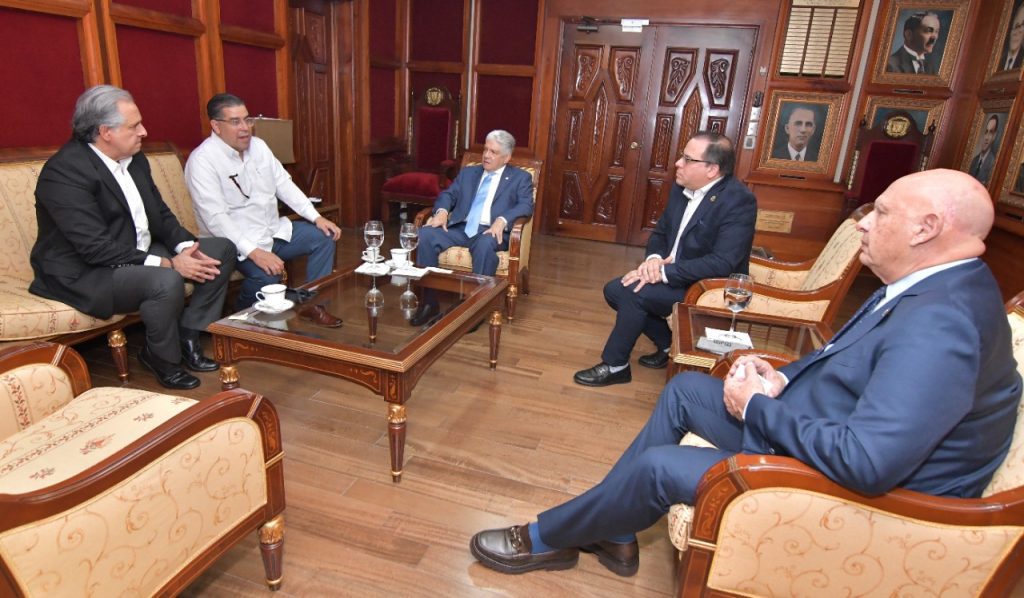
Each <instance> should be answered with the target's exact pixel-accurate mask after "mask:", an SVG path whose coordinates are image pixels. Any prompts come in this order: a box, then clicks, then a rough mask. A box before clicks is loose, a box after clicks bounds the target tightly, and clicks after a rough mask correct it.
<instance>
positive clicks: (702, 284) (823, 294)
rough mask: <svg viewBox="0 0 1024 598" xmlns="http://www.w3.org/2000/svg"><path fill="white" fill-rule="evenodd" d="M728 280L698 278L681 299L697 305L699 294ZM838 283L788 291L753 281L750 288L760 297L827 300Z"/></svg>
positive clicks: (833, 292) (722, 287) (723, 286)
mask: <svg viewBox="0 0 1024 598" xmlns="http://www.w3.org/2000/svg"><path fill="white" fill-rule="evenodd" d="M728 282H729V279H728V278H705V279H703V280H698V281H697V282H696V283H694V284H693V285H691V286H690V288H689V290H687V291H686V298H685V299H684V300H683V301H684V302H685V303H687V304H688V305H697V301H698V299H700V296H701V295H703V294H704V293H707V292H708V291H713V290H716V289H724V288H725V287H726V285H727V284H728ZM838 285H839V282H838V281H836V282H832V283H829V284H827V285H825V286H823V287H821V288H818V289H815V290H813V291H789V290H786V289H780V288H777V287H771V286H767V285H763V284H760V283H756V282H755V283H753V285H752V290H753V292H754V294H755V295H761V296H762V297H769V298H772V299H782V300H786V301H822V300H825V301H828V300H831V299H832V298H833V297H834V296H835V293H836V292H835V287H837V286H838Z"/></svg>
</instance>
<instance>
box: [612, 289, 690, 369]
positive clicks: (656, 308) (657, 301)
mask: <svg viewBox="0 0 1024 598" xmlns="http://www.w3.org/2000/svg"><path fill="white" fill-rule="evenodd" d="M635 286H636V283H633V284H631V285H629V286H626V287H624V286H622V280H621V278H615V279H613V280H610V281H608V284H606V285H604V300H605V301H607V302H608V305H609V306H611V308H612V309H614V310H615V326H614V327H612V331H611V334H609V335H608V340H607V342H605V344H604V351H603V352H602V353H601V361H603V362H605V363H607V364H608V365H626V364H628V363H629V355H630V353H632V352H633V346H634V345H636V341H637V339H639V338H640V335H641V334H643V335H646V336H647V338H649V339H651V341H652V342H653V343H654V346H655V347H657V348H658V349H659V350H664V349H667V348H668V347H669V345H671V344H672V330H671V329H670V328H669V327H668V323H667V322H666V321H665V318H667V317H668V316H669V315H670V314H671V313H672V306H673V305H675V304H676V303H677V302H679V301H682V300H683V298H684V297H685V296H686V289H685V288H680V287H671V286H669V285H667V284H661V283H659V284H648V285H644V288H642V289H640V292H639V293H634V292H633V288H634V287H635Z"/></svg>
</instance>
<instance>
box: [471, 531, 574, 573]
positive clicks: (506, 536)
mask: <svg viewBox="0 0 1024 598" xmlns="http://www.w3.org/2000/svg"><path fill="white" fill-rule="evenodd" d="M469 550H470V552H472V553H473V556H474V557H476V560H478V561H480V564H481V565H483V566H485V567H487V568H489V569H494V570H495V571H500V572H502V573H513V574H518V573H526V572H527V571H534V570H537V569H542V570H545V571H558V570H560V569H571V568H573V567H575V566H576V563H577V562H579V560H580V551H579V550H577V549H575V548H563V549H560V550H552V551H549V552H542V553H539V554H530V532H529V531H527V529H526V526H525V525H514V526H512V527H509V528H505V529H489V530H486V531H482V532H479V533H477V534H476V535H475V536H473V539H472V540H470V541H469Z"/></svg>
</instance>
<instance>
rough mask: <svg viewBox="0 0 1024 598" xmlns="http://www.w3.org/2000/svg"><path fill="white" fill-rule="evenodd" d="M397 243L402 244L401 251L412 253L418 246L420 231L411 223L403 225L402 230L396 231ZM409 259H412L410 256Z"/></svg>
mask: <svg viewBox="0 0 1024 598" xmlns="http://www.w3.org/2000/svg"><path fill="white" fill-rule="evenodd" d="M398 242H399V243H401V244H402V249H408V250H409V251H410V252H412V250H413V249H416V246H417V245H419V242H420V230H419V229H418V228H417V227H416V225H415V224H414V223H412V222H405V223H403V224H402V228H401V229H400V230H399V231H398ZM409 257H410V259H411V258H412V256H411V255H410V256H409Z"/></svg>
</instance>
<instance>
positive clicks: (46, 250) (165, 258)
mask: <svg viewBox="0 0 1024 598" xmlns="http://www.w3.org/2000/svg"><path fill="white" fill-rule="evenodd" d="M72 129H73V138H72V139H71V141H69V142H67V143H66V144H65V145H64V147H62V148H61V149H60V151H58V152H57V153H56V154H55V155H54V156H53V157H52V158H50V159H49V160H47V162H46V165H45V166H43V170H42V172H40V174H39V183H38V185H37V186H36V219H37V222H38V225H39V236H38V239H37V240H36V244H35V246H34V247H33V248H32V258H31V259H32V268H33V270H35V280H33V281H32V284H31V286H30V287H29V290H30V291H31V292H33V293H35V294H36V295H40V296H43V297H47V298H50V299H55V300H57V301H62V302H64V303H67V304H68V305H70V306H72V307H74V308H75V309H77V310H79V311H81V312H84V313H87V314H89V315H91V316H95V317H98V318H109V317H111V316H112V315H113V314H125V313H131V312H135V311H138V312H140V315H141V317H142V322H143V324H144V325H145V327H146V344H145V346H143V348H142V350H141V351H139V362H140V363H142V364H143V365H144V366H146V367H147V368H149V369H150V370H152V371H153V373H154V374H156V377H157V380H158V381H159V382H160V384H162V385H163V386H166V387H167V388H173V389H189V388H195V387H196V386H199V379H198V378H196V377H195V376H193V375H191V374H189V373H188V372H186V371H185V370H184V369H182V367H181V363H182V361H184V365H185V367H186V368H188V369H190V370H192V371H201V372H208V371H214V370H216V369H217V367H218V366H217V363H216V362H215V361H212V360H210V359H208V358H206V357H205V356H204V355H203V352H202V346H201V345H200V344H199V331H200V330H203V329H204V328H206V326H207V325H208V324H209V323H210V322H212V321H213V320H215V319H217V318H218V317H219V316H220V313H221V308H222V306H223V305H224V296H225V292H226V291H227V282H228V278H229V277H230V275H231V271H232V269H233V268H234V264H235V246H234V245H233V244H232V243H231V242H230V241H228V240H226V239H219V238H211V239H203V240H202V250H200V246H199V242H197V241H196V238H195V237H194V236H193V235H192V234H191V233H190V232H188V231H187V230H185V229H184V228H182V226H181V224H179V223H178V219H177V218H176V217H175V216H174V214H173V213H172V212H171V210H170V208H168V207H167V204H165V203H164V201H163V199H161V197H160V192H159V191H158V190H157V188H156V184H155V183H154V182H153V178H152V176H151V174H150V169H149V162H148V161H147V160H146V156H145V155H144V154H143V153H142V151H141V148H142V139H143V138H144V137H145V136H146V129H145V127H143V126H142V115H141V113H140V112H139V109H138V107H137V106H136V105H135V101H134V100H133V99H132V96H131V94H129V93H128V92H127V91H125V90H123V89H119V88H117V87H113V86H110V85H99V86H96V87H93V88H90V89H88V90H86V92H85V93H83V94H82V95H81V96H80V97H79V98H78V102H77V103H76V104H75V114H74V117H73V118H72ZM186 280H188V281H190V282H193V283H195V291H194V292H193V294H192V297H191V299H190V301H189V303H188V305H187V306H185V281H186Z"/></svg>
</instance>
